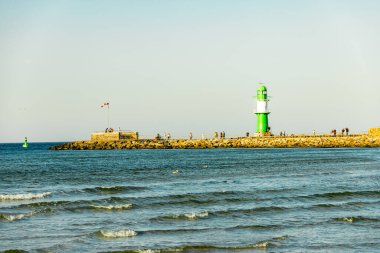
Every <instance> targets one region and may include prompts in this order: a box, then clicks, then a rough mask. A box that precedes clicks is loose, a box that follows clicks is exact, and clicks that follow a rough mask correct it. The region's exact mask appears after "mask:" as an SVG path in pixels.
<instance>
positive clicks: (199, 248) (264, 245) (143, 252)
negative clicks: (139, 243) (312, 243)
mask: <svg viewBox="0 0 380 253" xmlns="http://www.w3.org/2000/svg"><path fill="white" fill-rule="evenodd" d="M273 241H276V239H275V238H273V239H271V240H268V241H260V242H257V243H255V244H248V245H237V246H215V245H186V246H179V247H175V248H166V249H135V250H126V251H122V252H123V253H152V252H154V253H169V252H214V251H215V252H219V251H223V252H225V251H248V250H254V249H256V250H266V249H268V248H275V247H278V245H277V244H276V243H274V242H273Z"/></svg>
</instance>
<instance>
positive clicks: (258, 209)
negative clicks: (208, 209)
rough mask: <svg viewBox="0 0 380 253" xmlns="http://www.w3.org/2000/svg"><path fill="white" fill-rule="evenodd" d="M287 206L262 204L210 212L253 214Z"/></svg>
mask: <svg viewBox="0 0 380 253" xmlns="http://www.w3.org/2000/svg"><path fill="white" fill-rule="evenodd" d="M287 209H289V208H287V207H282V206H263V207H256V208H249V209H228V210H221V211H215V212H212V213H211V214H212V215H216V216H226V215H228V216H229V215H237V214H243V215H244V214H247V215H248V214H255V213H261V212H275V211H284V210H287Z"/></svg>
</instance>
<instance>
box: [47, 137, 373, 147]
mask: <svg viewBox="0 0 380 253" xmlns="http://www.w3.org/2000/svg"><path fill="white" fill-rule="evenodd" d="M343 147H352V148H356V147H358V148H359V147H380V136H377V135H352V136H336V137H332V136H303V137H248V138H236V139H208V140H112V141H98V140H91V141H76V142H70V143H65V144H62V145H58V146H55V147H51V148H50V149H52V150H88V149H89V150H91V149H197V148H199V149H202V148H343Z"/></svg>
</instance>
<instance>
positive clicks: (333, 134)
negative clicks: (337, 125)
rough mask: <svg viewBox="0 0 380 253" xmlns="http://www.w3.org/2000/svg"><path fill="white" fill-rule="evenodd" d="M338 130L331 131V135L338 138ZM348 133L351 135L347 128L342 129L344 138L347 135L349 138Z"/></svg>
mask: <svg viewBox="0 0 380 253" xmlns="http://www.w3.org/2000/svg"><path fill="white" fill-rule="evenodd" d="M336 133H337V131H336V129H333V130H331V132H330V134H331V136H336ZM348 133H349V129H348V128H347V127H346V128H342V136H344V134H346V136H348Z"/></svg>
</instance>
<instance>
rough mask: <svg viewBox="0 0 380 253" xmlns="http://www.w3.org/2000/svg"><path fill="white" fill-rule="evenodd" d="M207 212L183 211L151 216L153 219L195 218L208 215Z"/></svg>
mask: <svg viewBox="0 0 380 253" xmlns="http://www.w3.org/2000/svg"><path fill="white" fill-rule="evenodd" d="M208 215H209V213H208V212H207V211H203V212H200V213H184V214H175V215H166V216H159V217H156V218H153V220H177V219H179V220H196V219H201V218H206V217H208Z"/></svg>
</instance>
